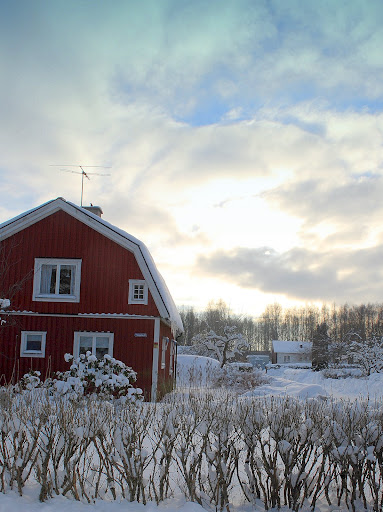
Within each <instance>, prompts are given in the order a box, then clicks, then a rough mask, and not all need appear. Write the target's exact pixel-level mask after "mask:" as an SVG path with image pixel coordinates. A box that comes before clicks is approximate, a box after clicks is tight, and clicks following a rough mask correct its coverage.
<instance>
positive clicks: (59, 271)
mask: <svg viewBox="0 0 383 512" xmlns="http://www.w3.org/2000/svg"><path fill="white" fill-rule="evenodd" d="M80 278H81V260H67V259H51V258H36V259H35V275H34V282H33V300H36V301H48V302H80Z"/></svg>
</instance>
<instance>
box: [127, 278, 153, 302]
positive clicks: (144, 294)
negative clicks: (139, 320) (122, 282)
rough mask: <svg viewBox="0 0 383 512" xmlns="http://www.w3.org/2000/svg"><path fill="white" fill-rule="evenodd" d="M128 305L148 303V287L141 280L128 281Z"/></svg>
mask: <svg viewBox="0 0 383 512" xmlns="http://www.w3.org/2000/svg"><path fill="white" fill-rule="evenodd" d="M128 303H129V304H147V303H148V285H147V284H146V281H145V280H143V279H129V299H128Z"/></svg>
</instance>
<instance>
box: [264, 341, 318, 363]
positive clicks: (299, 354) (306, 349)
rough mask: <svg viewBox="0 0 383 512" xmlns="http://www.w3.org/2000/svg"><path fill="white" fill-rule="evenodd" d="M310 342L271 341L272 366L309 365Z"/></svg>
mask: <svg viewBox="0 0 383 512" xmlns="http://www.w3.org/2000/svg"><path fill="white" fill-rule="evenodd" d="M311 350H312V343H311V341H281V340H273V341H272V352H271V362H272V363H273V364H288V363H311Z"/></svg>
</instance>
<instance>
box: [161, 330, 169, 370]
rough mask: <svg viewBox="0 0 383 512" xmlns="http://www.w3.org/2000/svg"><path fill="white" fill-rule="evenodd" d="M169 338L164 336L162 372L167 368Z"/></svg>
mask: <svg viewBox="0 0 383 512" xmlns="http://www.w3.org/2000/svg"><path fill="white" fill-rule="evenodd" d="M168 344H169V338H167V337H166V336H164V337H163V338H162V351H161V370H164V369H165V367H166V351H167V349H168Z"/></svg>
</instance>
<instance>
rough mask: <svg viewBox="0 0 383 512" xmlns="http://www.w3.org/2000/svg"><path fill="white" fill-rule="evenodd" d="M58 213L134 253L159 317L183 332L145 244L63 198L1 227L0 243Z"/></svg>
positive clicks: (163, 283)
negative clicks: (62, 213)
mask: <svg viewBox="0 0 383 512" xmlns="http://www.w3.org/2000/svg"><path fill="white" fill-rule="evenodd" d="M58 210H63V211H65V212H66V213H68V214H69V215H71V216H72V217H75V218H76V219H78V220H79V221H80V222H83V223H84V224H86V225H87V226H89V227H91V228H93V229H94V230H95V231H97V232H99V233H100V234H102V235H104V236H106V237H107V238H109V239H110V240H112V241H114V242H116V243H117V244H119V245H120V246H122V247H124V248H125V249H127V250H129V251H131V252H133V253H134V255H135V257H136V260H137V263H138V265H139V267H140V270H141V272H142V274H143V276H144V279H145V281H146V282H147V283H148V287H149V290H150V292H151V294H152V296H153V299H154V302H155V304H156V306H157V308H158V311H159V313H160V315H161V317H162V318H164V319H169V321H170V324H171V328H172V331H173V335H174V336H175V335H176V334H177V333H182V332H183V331H184V329H183V324H182V320H181V317H180V315H179V312H178V310H177V307H176V305H175V303H174V301H173V298H172V296H171V295H170V292H169V289H168V287H167V286H166V283H165V281H164V279H163V277H162V275H161V274H160V272H159V271H158V269H157V267H156V265H155V263H154V260H153V258H152V256H151V254H150V252H149V250H148V248H147V247H146V245H145V244H144V243H143V242H141V241H140V240H138V239H137V238H135V237H134V236H132V235H130V234H129V233H127V232H126V231H123V230H121V229H120V228H118V227H117V226H114V225H113V224H110V223H109V222H107V221H105V220H104V219H102V218H100V217H98V216H97V215H94V214H93V213H91V212H90V211H88V210H85V209H83V208H81V207H80V206H77V205H75V204H74V203H70V202H69V201H66V200H65V199H64V198H62V197H58V198H57V199H53V200H51V201H48V202H47V203H44V204H42V205H40V206H38V207H36V208H33V209H31V210H28V211H27V212H24V213H22V214H21V215H18V216H17V217H14V218H13V219H10V220H8V221H6V222H4V223H3V224H1V225H0V241H1V240H5V239H6V238H8V237H9V236H12V235H13V234H15V233H17V232H19V231H22V230H23V229H25V228H27V227H29V226H31V225H33V224H35V223H36V222H38V221H40V220H42V219H44V218H45V217H48V216H49V215H51V214H52V213H55V212H56V211H58Z"/></svg>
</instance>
